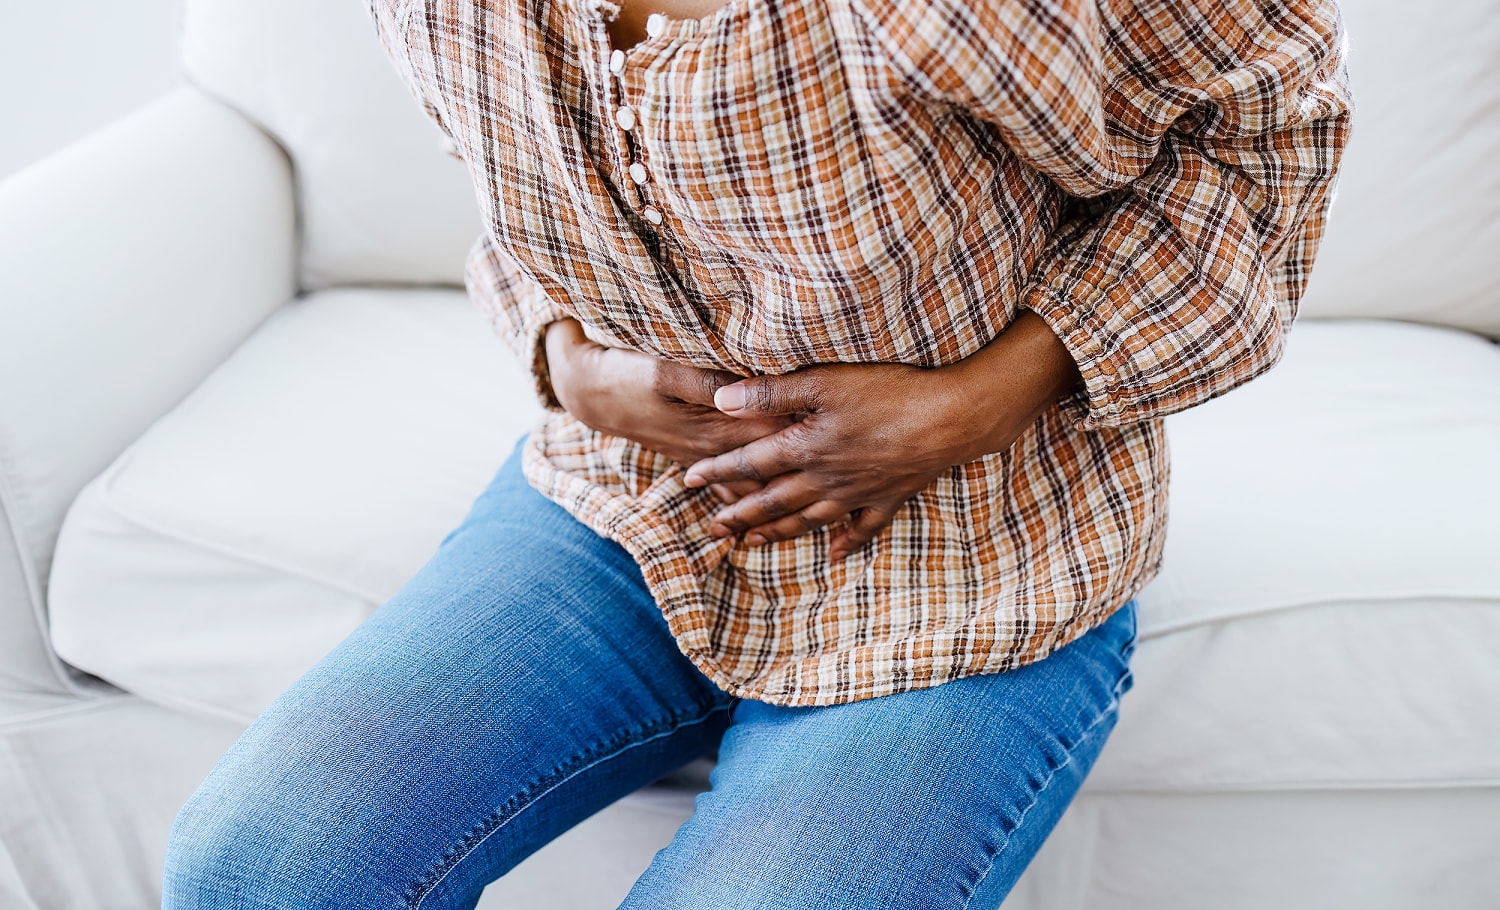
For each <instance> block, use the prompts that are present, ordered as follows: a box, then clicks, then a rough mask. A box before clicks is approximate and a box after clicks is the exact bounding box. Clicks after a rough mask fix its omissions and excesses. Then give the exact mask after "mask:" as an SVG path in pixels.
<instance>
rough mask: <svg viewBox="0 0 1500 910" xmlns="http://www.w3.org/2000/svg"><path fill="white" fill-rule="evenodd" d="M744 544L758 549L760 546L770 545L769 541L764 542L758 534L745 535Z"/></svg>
mask: <svg viewBox="0 0 1500 910" xmlns="http://www.w3.org/2000/svg"><path fill="white" fill-rule="evenodd" d="M745 543H747V544H749V545H750V546H752V547H758V546H761V545H762V544H767V543H770V541H769V540H766V539H765V538H764V537H762V536H760V535H759V534H750V535H747V536H746V537H745Z"/></svg>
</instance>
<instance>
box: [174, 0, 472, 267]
mask: <svg viewBox="0 0 1500 910" xmlns="http://www.w3.org/2000/svg"><path fill="white" fill-rule="evenodd" d="M182 59H183V68H184V70H185V71H186V73H187V76H188V78H189V79H191V80H192V81H193V82H194V83H195V84H197V85H198V86H200V87H201V88H203V89H204V90H206V91H208V92H209V93H210V94H213V95H216V96H217V97H219V98H220V99H222V100H223V101H225V102H227V103H228V104H230V105H231V106H233V107H235V108H236V109H238V110H239V111H241V112H242V113H244V114H245V115H246V116H248V117H249V118H250V119H251V120H253V121H255V122H256V123H258V124H260V125H261V126H262V127H263V128H264V129H266V130H267V131H268V132H270V133H271V134H272V135H273V136H275V137H276V139H277V141H279V142H280V143H281V144H282V146H284V147H285V148H286V150H287V153H288V154H289V155H290V156H291V158H292V163H293V166H294V167H295V168H296V172H297V191H298V202H299V207H300V211H301V216H302V226H303V235H302V282H303V286H304V287H307V288H324V287H331V286H335V285H341V284H371V283H376V282H389V283H402V284H453V285H461V284H462V283H463V264H464V256H465V254H466V253H467V251H468V249H469V247H470V246H471V245H472V244H473V243H474V240H475V238H477V237H478V236H479V233H480V221H479V207H478V205H477V204H476V203H475V201H474V189H473V184H472V183H471V181H470V180H469V176H468V172H467V170H466V169H465V168H464V165H463V163H462V162H460V161H458V160H457V159H455V158H452V157H450V156H449V155H448V154H447V153H446V152H445V150H444V144H443V139H444V137H443V136H442V134H441V133H440V132H439V131H438V129H437V127H436V126H434V125H433V124H432V123H430V122H429V121H428V120H427V119H426V117H425V116H424V115H423V114H422V113H421V111H420V109H419V108H418V106H417V103H416V101H415V100H413V98H412V97H411V95H410V94H409V93H408V92H407V91H406V88H405V87H404V86H402V84H401V82H400V80H399V79H398V78H397V77H396V72H395V70H394V69H393V68H392V66H391V64H390V62H389V61H388V60H387V59H386V57H385V53H384V51H382V50H381V48H380V41H379V39H378V38H376V36H375V27H374V25H373V24H372V23H371V21H370V15H369V12H368V9H367V5H366V4H365V3H362V2H360V0H260V2H251V0H188V2H187V4H186V7H185V11H184V16H183V34H182Z"/></svg>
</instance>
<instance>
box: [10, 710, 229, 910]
mask: <svg viewBox="0 0 1500 910" xmlns="http://www.w3.org/2000/svg"><path fill="white" fill-rule="evenodd" d="M239 732H240V728H239V726H238V725H237V724H232V723H226V722H224V721H207V720H204V719H202V718H196V717H187V716H185V715H182V714H179V713H177V712H175V711H171V710H168V709H166V708H163V707H161V706H159V705H153V704H149V703H147V702H144V701H142V700H140V699H138V698H133V697H130V696H121V695H114V696H108V697H102V698H99V697H96V698H85V699H76V698H73V699H57V698H52V699H47V698H39V697H36V696H32V697H23V696H16V695H11V694H7V693H0V908H4V910H154V908H158V907H160V906H161V868H162V859H163V857H164V856H165V854H166V846H167V832H168V831H169V830H170V828H171V825H172V819H173V818H174V817H175V816H176V815H177V810H178V809H179V808H180V807H181V806H182V804H183V802H185V801H186V800H187V798H188V796H189V795H190V794H191V793H192V792H193V789H194V788H195V787H197V785H198V782H199V781H201V780H202V779H203V777H204V775H206V774H207V773H208V771H209V769H210V768H212V767H213V766H214V762H216V761H218V759H219V757H220V756H221V755H223V753H224V750H225V749H227V748H229V745H230V744H231V743H232V742H234V739H235V737H236V736H238V735H239Z"/></svg>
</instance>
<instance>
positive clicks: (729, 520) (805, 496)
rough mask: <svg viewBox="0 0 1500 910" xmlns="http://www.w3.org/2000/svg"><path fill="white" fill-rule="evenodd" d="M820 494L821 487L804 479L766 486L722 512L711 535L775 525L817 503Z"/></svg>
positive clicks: (784, 479) (711, 527) (786, 479)
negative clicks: (776, 522)
mask: <svg viewBox="0 0 1500 910" xmlns="http://www.w3.org/2000/svg"><path fill="white" fill-rule="evenodd" d="M818 494H819V490H818V489H817V487H816V486H815V485H814V484H813V483H812V482H811V481H809V480H808V478H806V477H804V476H802V475H792V476H789V477H778V478H777V479H776V480H774V481H772V482H771V483H768V484H766V487H765V489H763V490H759V491H757V492H754V493H751V494H750V495H748V496H746V497H744V498H743V499H741V500H740V501H739V502H737V503H735V504H734V505H731V506H726V507H724V508H722V509H720V510H719V512H718V514H717V515H715V516H714V517H713V520H712V521H711V522H710V523H709V532H710V533H712V534H714V535H715V536H718V537H728V536H730V535H732V534H742V533H744V532H745V531H748V530H750V529H751V528H753V527H756V526H758V525H766V524H771V523H772V522H774V521H777V520H779V519H782V518H785V517H787V516H788V515H792V514H795V513H797V512H800V511H801V510H803V509H805V508H807V507H808V506H810V505H812V504H813V503H815V502H817V501H818V499H819V498H820V497H819V495H818ZM762 542H764V541H762Z"/></svg>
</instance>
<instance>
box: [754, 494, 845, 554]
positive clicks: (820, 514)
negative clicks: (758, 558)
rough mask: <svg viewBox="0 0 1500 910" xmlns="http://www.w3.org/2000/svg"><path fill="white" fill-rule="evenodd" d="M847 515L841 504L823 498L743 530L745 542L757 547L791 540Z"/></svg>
mask: <svg viewBox="0 0 1500 910" xmlns="http://www.w3.org/2000/svg"><path fill="white" fill-rule="evenodd" d="M848 515H849V510H848V508H847V507H846V506H844V505H843V504H841V503H837V502H834V501H833V500H829V499H823V500H820V501H818V502H815V503H813V504H812V505H810V506H808V507H807V508H805V509H802V510H800V511H798V512H795V513H793V514H791V515H788V516H787V517H785V518H782V519H778V520H776V521H773V522H771V523H770V524H764V525H758V526H756V527H753V528H751V529H750V530H749V531H747V532H745V543H747V544H749V545H750V546H752V547H758V546H761V545H762V544H768V543H776V542H779V541H783V540H791V539H792V538H794V537H801V536H802V535H803V534H807V533H809V532H812V531H816V530H817V529H819V528H822V527H826V526H827V525H831V524H833V523H835V522H837V521H841V520H843V519H844V518H847V517H848Z"/></svg>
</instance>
